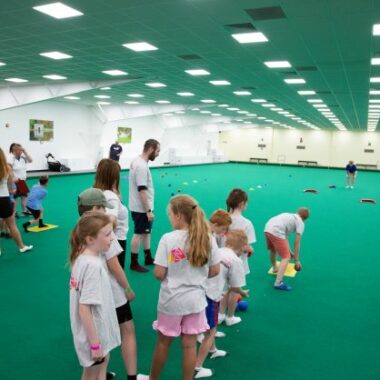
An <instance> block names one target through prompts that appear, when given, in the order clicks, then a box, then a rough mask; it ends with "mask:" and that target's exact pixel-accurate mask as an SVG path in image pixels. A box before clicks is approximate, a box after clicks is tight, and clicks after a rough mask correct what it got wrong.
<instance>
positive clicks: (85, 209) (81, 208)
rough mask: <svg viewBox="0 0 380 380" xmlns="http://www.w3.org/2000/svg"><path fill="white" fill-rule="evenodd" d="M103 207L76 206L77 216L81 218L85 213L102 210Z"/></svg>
mask: <svg viewBox="0 0 380 380" xmlns="http://www.w3.org/2000/svg"><path fill="white" fill-rule="evenodd" d="M104 209H105V207H104V206H88V205H86V206H83V205H80V206H78V214H79V216H82V215H83V214H84V213H85V212H88V211H97V210H104Z"/></svg>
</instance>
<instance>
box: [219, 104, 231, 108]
mask: <svg viewBox="0 0 380 380" xmlns="http://www.w3.org/2000/svg"><path fill="white" fill-rule="evenodd" d="M218 107H220V108H227V107H229V105H228V104H219V105H218Z"/></svg>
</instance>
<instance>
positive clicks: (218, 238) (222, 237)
mask: <svg viewBox="0 0 380 380" xmlns="http://www.w3.org/2000/svg"><path fill="white" fill-rule="evenodd" d="M212 236H213V237H214V238H215V241H216V244H217V246H218V248H222V247H224V245H225V243H226V237H225V235H218V234H215V233H213V234H212Z"/></svg>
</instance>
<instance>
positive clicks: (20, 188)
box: [15, 179, 29, 198]
mask: <svg viewBox="0 0 380 380" xmlns="http://www.w3.org/2000/svg"><path fill="white" fill-rule="evenodd" d="M28 193H29V187H28V185H27V184H26V182H25V181H24V180H23V179H19V180H18V181H17V182H16V194H15V198H16V197H26V196H27V195H28Z"/></svg>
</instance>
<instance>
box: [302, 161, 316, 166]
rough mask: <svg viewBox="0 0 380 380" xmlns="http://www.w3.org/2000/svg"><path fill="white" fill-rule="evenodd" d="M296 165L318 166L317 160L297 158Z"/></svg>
mask: <svg viewBox="0 0 380 380" xmlns="http://www.w3.org/2000/svg"><path fill="white" fill-rule="evenodd" d="M298 165H300V166H318V162H317V161H308V160H299V161H298Z"/></svg>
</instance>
